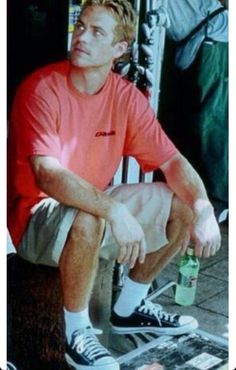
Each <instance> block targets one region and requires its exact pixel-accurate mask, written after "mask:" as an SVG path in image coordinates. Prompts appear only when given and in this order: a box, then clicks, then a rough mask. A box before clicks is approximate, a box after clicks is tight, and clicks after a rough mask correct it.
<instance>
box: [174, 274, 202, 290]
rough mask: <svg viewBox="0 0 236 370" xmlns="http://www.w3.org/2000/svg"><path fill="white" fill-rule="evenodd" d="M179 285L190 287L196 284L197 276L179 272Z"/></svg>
mask: <svg viewBox="0 0 236 370" xmlns="http://www.w3.org/2000/svg"><path fill="white" fill-rule="evenodd" d="M177 283H178V284H179V285H182V286H185V287H186V288H192V287H195V286H196V285H197V278H196V276H191V275H190V276H185V275H183V274H181V273H179V276H178V282H177Z"/></svg>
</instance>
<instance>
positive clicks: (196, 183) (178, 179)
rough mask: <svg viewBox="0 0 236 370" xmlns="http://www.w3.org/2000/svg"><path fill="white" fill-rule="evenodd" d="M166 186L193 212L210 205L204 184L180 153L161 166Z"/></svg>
mask: <svg viewBox="0 0 236 370" xmlns="http://www.w3.org/2000/svg"><path fill="white" fill-rule="evenodd" d="M161 169H162V171H163V172H164V174H165V177H166V180H167V183H168V186H169V187H170V188H171V189H172V190H173V192H174V193H175V194H176V195H177V196H178V197H179V198H180V199H181V200H182V201H183V202H185V203H186V204H188V205H189V206H190V207H191V209H192V210H193V211H194V212H199V211H202V209H203V208H205V207H211V208H212V206H211V204H210V202H209V199H208V196H207V192H206V189H205V187H204V184H203V182H202V180H201V178H200V176H199V175H198V174H197V172H196V171H195V170H194V168H193V167H192V166H191V165H190V163H189V162H188V161H187V160H186V159H185V158H184V157H183V156H182V155H180V154H178V155H176V156H175V157H174V158H172V159H171V160H170V161H168V162H166V163H165V164H164V165H163V166H162V167H161Z"/></svg>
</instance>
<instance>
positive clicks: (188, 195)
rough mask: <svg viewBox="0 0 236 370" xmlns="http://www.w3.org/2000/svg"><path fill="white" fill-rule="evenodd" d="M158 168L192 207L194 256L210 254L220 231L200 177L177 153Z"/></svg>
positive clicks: (216, 247)
mask: <svg viewBox="0 0 236 370" xmlns="http://www.w3.org/2000/svg"><path fill="white" fill-rule="evenodd" d="M161 170H162V171H163V173H164V174H165V177H166V180H167V183H168V185H169V187H170V188H171V189H172V190H173V192H174V193H175V194H176V195H177V196H178V197H179V198H180V199H181V200H182V201H183V202H185V203H186V204H188V205H189V207H190V208H191V209H192V210H193V213H194V216H195V217H194V221H193V225H192V235H191V237H192V240H193V242H194V244H195V252H196V255H198V256H202V255H203V256H205V257H209V256H210V255H214V254H215V253H216V251H217V250H218V249H219V248H220V244H221V237H220V231H219V226H218V224H217V221H216V219H215V216H214V210H213V207H212V205H211V203H210V201H209V199H208V196H207V193H206V189H205V187H204V184H203V182H202V180H201V178H200V177H199V175H198V174H197V172H196V171H195V170H194V169H193V167H192V166H191V165H190V163H189V162H188V161H187V159H186V158H184V157H183V156H182V155H181V154H177V155H175V156H174V157H172V158H171V159H170V160H169V161H167V162H166V163H164V164H163V165H162V166H161Z"/></svg>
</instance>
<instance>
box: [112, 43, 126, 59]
mask: <svg viewBox="0 0 236 370" xmlns="http://www.w3.org/2000/svg"><path fill="white" fill-rule="evenodd" d="M114 49H115V52H114V58H115V59H117V58H120V57H121V56H122V55H123V54H124V53H125V52H126V51H127V49H128V43H127V42H126V41H120V42H117V44H115V46H114Z"/></svg>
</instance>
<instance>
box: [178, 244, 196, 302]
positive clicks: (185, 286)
mask: <svg viewBox="0 0 236 370" xmlns="http://www.w3.org/2000/svg"><path fill="white" fill-rule="evenodd" d="M199 267H200V264H199V260H198V258H197V257H196V256H195V255H194V249H193V248H188V249H187V252H186V255H184V256H182V257H181V258H180V261H179V273H178V280H177V285H176V290H175V302H176V303H178V304H179V305H181V306H190V305H191V304H193V303H194V300H195V295H196V289H197V278H198V272H199Z"/></svg>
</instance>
